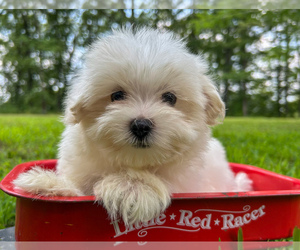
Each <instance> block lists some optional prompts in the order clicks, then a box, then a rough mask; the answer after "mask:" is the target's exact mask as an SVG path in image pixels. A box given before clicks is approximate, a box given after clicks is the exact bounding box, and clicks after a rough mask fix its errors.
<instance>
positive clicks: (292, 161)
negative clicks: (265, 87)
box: [0, 115, 300, 228]
mask: <svg viewBox="0 0 300 250" xmlns="http://www.w3.org/2000/svg"><path fill="white" fill-rule="evenodd" d="M62 131H63V124H62V123H61V122H59V116H55V115H51V116H50V115H48V116H43V115H0V178H1V179H2V178H3V177H4V176H5V175H6V174H7V173H8V172H9V171H10V170H11V169H12V168H13V167H14V166H15V165H17V164H20V163H22V162H26V161H33V160H39V159H51V158H52V159H53V158H56V152H57V143H58V142H59V139H60V134H61V132H62ZM213 135H214V136H215V137H217V138H219V140H220V141H221V142H222V143H223V145H224V146H225V147H226V149H227V155H228V160H229V161H231V162H238V163H245V164H250V165H255V166H259V167H262V168H265V169H268V170H271V171H275V172H277V173H281V174H284V175H289V176H292V177H296V178H300V171H299V167H300V157H299V152H300V119H267V118H226V119H225V121H224V124H223V125H219V126H217V127H215V128H214V130H213ZM0 201H1V202H0V228H4V227H8V226H12V225H13V224H14V213H15V212H14V209H15V200H14V198H12V197H10V196H8V195H6V194H4V193H3V192H0Z"/></svg>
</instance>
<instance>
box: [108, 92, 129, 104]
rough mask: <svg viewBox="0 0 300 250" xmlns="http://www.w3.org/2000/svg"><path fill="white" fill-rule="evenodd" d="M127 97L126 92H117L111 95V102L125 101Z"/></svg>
mask: <svg viewBox="0 0 300 250" xmlns="http://www.w3.org/2000/svg"><path fill="white" fill-rule="evenodd" d="M125 97H126V94H125V92H124V91H117V92H114V93H112V94H111V101H112V102H113V101H121V100H124V99H125Z"/></svg>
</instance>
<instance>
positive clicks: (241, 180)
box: [235, 172, 253, 192]
mask: <svg viewBox="0 0 300 250" xmlns="http://www.w3.org/2000/svg"><path fill="white" fill-rule="evenodd" d="M235 182H236V186H237V188H236V189H237V191H238V192H247V191H252V190H253V187H252V184H253V181H252V180H250V179H249V177H248V175H247V174H246V173H244V172H240V173H238V174H237V175H236V176H235Z"/></svg>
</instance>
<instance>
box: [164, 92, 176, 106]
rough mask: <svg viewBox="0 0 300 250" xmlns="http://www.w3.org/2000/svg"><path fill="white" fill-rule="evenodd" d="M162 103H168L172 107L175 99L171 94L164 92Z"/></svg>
mask: <svg viewBox="0 0 300 250" xmlns="http://www.w3.org/2000/svg"><path fill="white" fill-rule="evenodd" d="M162 101H163V102H167V103H169V104H170V105H171V106H174V105H175V103H176V101H177V97H176V96H175V95H174V94H173V93H171V92H166V93H164V94H162Z"/></svg>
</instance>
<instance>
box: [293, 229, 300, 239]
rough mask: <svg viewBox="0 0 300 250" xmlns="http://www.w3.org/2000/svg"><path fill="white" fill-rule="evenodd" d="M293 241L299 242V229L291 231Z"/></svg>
mask: <svg viewBox="0 0 300 250" xmlns="http://www.w3.org/2000/svg"><path fill="white" fill-rule="evenodd" d="M293 241H294V242H300V229H299V228H298V227H295V228H294V231H293Z"/></svg>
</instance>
